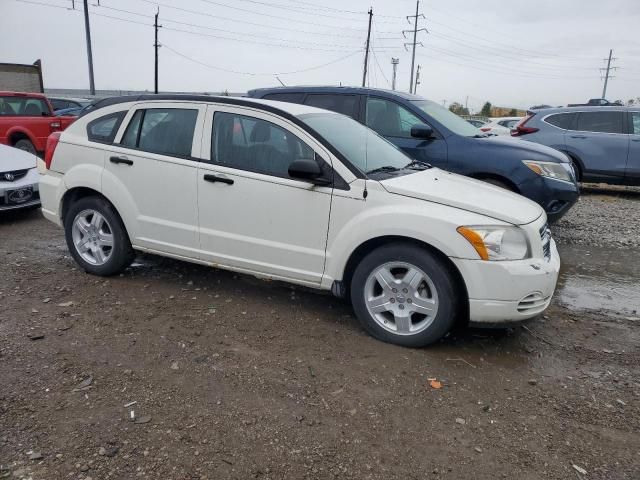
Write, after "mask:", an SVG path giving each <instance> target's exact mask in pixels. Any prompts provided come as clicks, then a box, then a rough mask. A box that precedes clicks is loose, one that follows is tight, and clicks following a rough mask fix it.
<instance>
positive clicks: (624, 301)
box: [556, 245, 640, 316]
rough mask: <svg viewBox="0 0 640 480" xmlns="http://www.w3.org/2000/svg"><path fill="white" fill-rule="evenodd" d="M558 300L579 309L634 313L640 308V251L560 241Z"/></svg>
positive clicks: (626, 314) (624, 313) (622, 313)
mask: <svg viewBox="0 0 640 480" xmlns="http://www.w3.org/2000/svg"><path fill="white" fill-rule="evenodd" d="M558 249H559V250H560V258H561V259H562V269H561V271H560V279H559V281H558V291H557V293H556V295H557V298H558V300H559V302H560V303H561V304H563V305H566V306H568V307H570V308H573V309H576V310H606V311H610V312H613V313H616V314H619V315H624V316H634V315H636V314H637V312H638V310H640V252H638V251H637V250H620V249H606V248H601V247H597V248H596V247H585V246H577V245H561V246H559V247H558Z"/></svg>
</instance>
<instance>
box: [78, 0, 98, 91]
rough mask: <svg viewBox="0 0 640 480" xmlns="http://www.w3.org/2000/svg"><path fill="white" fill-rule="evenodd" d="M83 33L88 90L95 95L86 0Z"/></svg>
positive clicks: (85, 1)
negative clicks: (87, 66)
mask: <svg viewBox="0 0 640 480" xmlns="http://www.w3.org/2000/svg"><path fill="white" fill-rule="evenodd" d="M74 8H75V6H74ZM84 33H85V35H86V37H87V60H88V62H89V91H90V92H91V95H95V94H96V86H95V84H94V82H93V53H92V52H91V27H90V26H89V2H88V0H84Z"/></svg>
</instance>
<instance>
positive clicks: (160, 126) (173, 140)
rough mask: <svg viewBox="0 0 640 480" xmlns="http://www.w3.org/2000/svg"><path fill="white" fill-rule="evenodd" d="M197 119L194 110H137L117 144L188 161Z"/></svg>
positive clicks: (196, 112)
mask: <svg viewBox="0 0 640 480" xmlns="http://www.w3.org/2000/svg"><path fill="white" fill-rule="evenodd" d="M197 118H198V111H197V110H187V109H181V108H149V109H147V110H138V111H136V113H135V114H134V115H133V117H132V118H131V121H130V122H129V125H128V126H127V130H126V131H125V134H124V136H123V137H122V141H121V142H120V144H121V145H125V146H127V147H132V148H137V149H139V150H144V151H146V152H151V153H159V154H162V155H171V156H174V157H188V156H189V155H191V145H192V144H193V132H194V130H195V126H196V120H197Z"/></svg>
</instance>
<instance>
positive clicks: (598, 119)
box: [576, 112, 624, 133]
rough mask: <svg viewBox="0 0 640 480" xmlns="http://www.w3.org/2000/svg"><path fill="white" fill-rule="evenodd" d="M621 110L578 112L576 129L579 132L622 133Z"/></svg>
mask: <svg viewBox="0 0 640 480" xmlns="http://www.w3.org/2000/svg"><path fill="white" fill-rule="evenodd" d="M623 115H624V114H623V112H580V113H579V114H578V125H577V127H576V130H579V131H581V132H600V133H624V129H623V118H624V116H623Z"/></svg>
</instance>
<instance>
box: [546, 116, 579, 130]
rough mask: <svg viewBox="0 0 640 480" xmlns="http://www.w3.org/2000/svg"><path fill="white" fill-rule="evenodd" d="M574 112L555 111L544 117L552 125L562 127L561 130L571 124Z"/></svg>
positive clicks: (569, 126) (568, 127)
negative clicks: (553, 113)
mask: <svg viewBox="0 0 640 480" xmlns="http://www.w3.org/2000/svg"><path fill="white" fill-rule="evenodd" d="M575 116H576V114H575V113H557V114H555V115H549V116H548V117H547V118H545V120H544V121H545V122H547V123H549V124H551V125H553V126H554V127H558V128H562V129H563V130H569V129H571V127H572V126H573V120H574V119H575Z"/></svg>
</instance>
